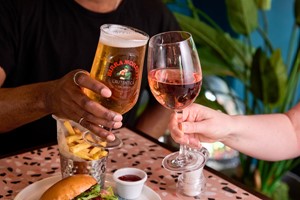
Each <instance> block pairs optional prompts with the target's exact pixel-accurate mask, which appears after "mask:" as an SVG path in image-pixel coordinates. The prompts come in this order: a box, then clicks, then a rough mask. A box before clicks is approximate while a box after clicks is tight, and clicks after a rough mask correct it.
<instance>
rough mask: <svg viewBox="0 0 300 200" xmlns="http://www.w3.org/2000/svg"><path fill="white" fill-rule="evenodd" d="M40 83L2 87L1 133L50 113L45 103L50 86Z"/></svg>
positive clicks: (0, 101)
mask: <svg viewBox="0 0 300 200" xmlns="http://www.w3.org/2000/svg"><path fill="white" fill-rule="evenodd" d="M48 85H49V84H48V83H38V84H32V85H26V86H21V87H16V88H0V107H1V109H0V121H1V123H0V133H2V132H7V131H10V130H12V129H15V128H17V127H19V126H22V125H24V124H27V123H29V122H32V121H35V120H37V119H39V118H41V117H43V116H46V115H48V114H50V111H49V110H48V109H47V106H46V104H45V102H46V99H47V93H49V89H50V87H49V86H48Z"/></svg>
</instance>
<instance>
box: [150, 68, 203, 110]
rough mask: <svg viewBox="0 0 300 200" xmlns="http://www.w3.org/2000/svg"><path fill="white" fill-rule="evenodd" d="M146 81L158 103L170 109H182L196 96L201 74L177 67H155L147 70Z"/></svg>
mask: <svg viewBox="0 0 300 200" xmlns="http://www.w3.org/2000/svg"><path fill="white" fill-rule="evenodd" d="M148 81H149V86H150V89H151V91H152V93H153V95H154V96H155V98H156V99H157V101H158V102H159V103H161V104H162V105H164V106H165V107H166V108H169V109H172V110H182V109H183V108H185V107H186V106H188V105H190V104H191V103H192V102H194V100H195V99H196V97H197V96H198V94H199V92H200V89H201V85H202V76H201V74H197V73H194V72H188V70H187V71H185V72H182V71H180V69H178V68H176V69H175V68H157V69H154V70H151V71H150V72H149V74H148Z"/></svg>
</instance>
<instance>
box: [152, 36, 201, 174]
mask: <svg viewBox="0 0 300 200" xmlns="http://www.w3.org/2000/svg"><path fill="white" fill-rule="evenodd" d="M147 68H148V82H149V86H150V89H151V92H152V94H153V95H154V97H155V98H156V100H157V101H158V102H159V103H160V104H162V105H163V106H164V107H166V108H168V109H171V110H174V111H175V113H176V115H177V119H178V123H179V127H180V125H181V122H182V114H183V111H182V110H183V109H184V108H185V107H187V106H188V105H190V104H191V103H193V102H194V100H195V99H196V97H197V96H198V94H199V92H200V89H201V85H202V70H201V65H200V60H199V57H198V53H197V50H196V47H195V44H194V41H193V38H192V35H191V34H190V33H188V32H185V31H170V32H164V33H160V34H157V35H155V36H153V37H151V39H150V41H149V47H148V60H147ZM202 162H203V158H202V157H201V155H200V154H199V153H196V152H195V151H193V150H192V149H190V148H187V146H186V145H180V149H179V152H174V153H172V154H170V155H167V156H166V157H165V158H164V159H163V162H162V164H163V166H164V168H165V169H167V170H169V171H177V172H178V171H180V172H182V171H192V170H195V169H197V168H198V167H199V165H200V164H201V163H202Z"/></svg>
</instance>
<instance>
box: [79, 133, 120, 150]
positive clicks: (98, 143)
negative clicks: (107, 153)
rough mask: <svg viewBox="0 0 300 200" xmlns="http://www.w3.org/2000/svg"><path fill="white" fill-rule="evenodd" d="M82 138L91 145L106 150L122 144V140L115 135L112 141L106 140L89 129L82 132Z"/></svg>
mask: <svg viewBox="0 0 300 200" xmlns="http://www.w3.org/2000/svg"><path fill="white" fill-rule="evenodd" d="M83 139H84V140H85V141H86V142H88V143H89V144H91V145H92V146H95V147H101V148H104V149H107V150H111V149H115V148H119V147H121V146H122V145H123V141H122V140H121V139H120V138H119V137H117V136H115V140H114V141H111V142H108V141H105V140H103V139H102V138H101V137H99V136H97V135H95V134H93V133H91V132H90V131H86V132H84V133H83ZM104 143H105V144H104Z"/></svg>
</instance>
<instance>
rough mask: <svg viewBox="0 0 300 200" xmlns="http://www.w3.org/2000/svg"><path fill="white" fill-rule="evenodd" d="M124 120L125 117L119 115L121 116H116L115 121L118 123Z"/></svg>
mask: <svg viewBox="0 0 300 200" xmlns="http://www.w3.org/2000/svg"><path fill="white" fill-rule="evenodd" d="M122 119H123V116H122V115H119V114H116V115H115V116H114V118H113V120H114V121H118V122H120V121H122Z"/></svg>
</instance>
